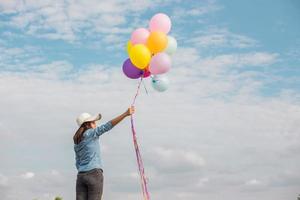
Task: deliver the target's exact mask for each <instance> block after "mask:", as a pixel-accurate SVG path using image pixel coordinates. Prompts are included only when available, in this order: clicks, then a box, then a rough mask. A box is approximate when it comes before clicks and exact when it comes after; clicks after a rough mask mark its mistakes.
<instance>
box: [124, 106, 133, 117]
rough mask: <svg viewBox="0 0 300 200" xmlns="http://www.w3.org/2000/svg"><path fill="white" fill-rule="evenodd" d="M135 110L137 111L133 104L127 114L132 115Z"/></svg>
mask: <svg viewBox="0 0 300 200" xmlns="http://www.w3.org/2000/svg"><path fill="white" fill-rule="evenodd" d="M134 112H135V108H134V106H131V107H130V108H128V110H127V112H126V114H127V116H130V115H132V114H133V113H134Z"/></svg>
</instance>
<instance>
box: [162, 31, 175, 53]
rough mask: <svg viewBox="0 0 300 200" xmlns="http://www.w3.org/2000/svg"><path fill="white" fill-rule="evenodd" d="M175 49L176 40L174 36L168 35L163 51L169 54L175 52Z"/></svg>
mask: <svg viewBox="0 0 300 200" xmlns="http://www.w3.org/2000/svg"><path fill="white" fill-rule="evenodd" d="M176 49H177V41H176V39H175V38H174V37H172V36H169V35H168V45H167V48H166V49H165V52H166V53H167V54H169V55H172V54H173V53H175V52H176Z"/></svg>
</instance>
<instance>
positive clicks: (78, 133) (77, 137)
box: [73, 122, 91, 144]
mask: <svg viewBox="0 0 300 200" xmlns="http://www.w3.org/2000/svg"><path fill="white" fill-rule="evenodd" d="M90 128H91V125H90V122H84V123H83V124H82V125H81V126H80V127H79V129H78V130H77V131H76V133H75V135H74V136H73V141H74V144H79V143H80V142H81V140H82V138H83V133H84V132H85V131H86V130H87V129H90Z"/></svg>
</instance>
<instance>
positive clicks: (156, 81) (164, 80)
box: [151, 75, 170, 92]
mask: <svg viewBox="0 0 300 200" xmlns="http://www.w3.org/2000/svg"><path fill="white" fill-rule="evenodd" d="M151 82H152V87H153V88H154V89H155V90H156V91H158V92H164V91H166V90H167V89H168V88H169V84H170V81H169V79H168V77H167V76H166V75H160V76H157V75H155V76H153V77H152V81H151Z"/></svg>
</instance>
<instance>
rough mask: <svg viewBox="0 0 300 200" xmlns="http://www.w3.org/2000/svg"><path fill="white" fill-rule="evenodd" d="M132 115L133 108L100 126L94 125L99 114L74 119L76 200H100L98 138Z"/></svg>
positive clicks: (101, 189)
mask: <svg viewBox="0 0 300 200" xmlns="http://www.w3.org/2000/svg"><path fill="white" fill-rule="evenodd" d="M133 113H134V107H133V106H132V107H130V108H128V110H127V111H126V112H124V113H123V114H121V115H120V116H118V117H116V118H114V119H112V120H110V121H109V122H107V123H105V124H103V125H101V126H97V125H96V121H98V120H100V119H101V114H99V115H96V116H94V117H93V116H91V115H90V114H88V113H82V114H81V115H80V116H79V117H78V118H77V119H76V121H77V124H78V125H79V129H78V130H77V131H76V133H75V135H74V137H73V140H74V150H75V154H76V168H77V170H78V175H77V180H76V200H101V197H102V192H103V170H102V164H101V155H100V144H99V137H100V136H101V135H102V134H103V133H105V132H107V131H109V130H110V129H112V128H113V127H114V126H115V125H117V124H118V123H119V122H120V121H122V120H123V119H124V118H125V117H127V116H130V115H132V114H133Z"/></svg>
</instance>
